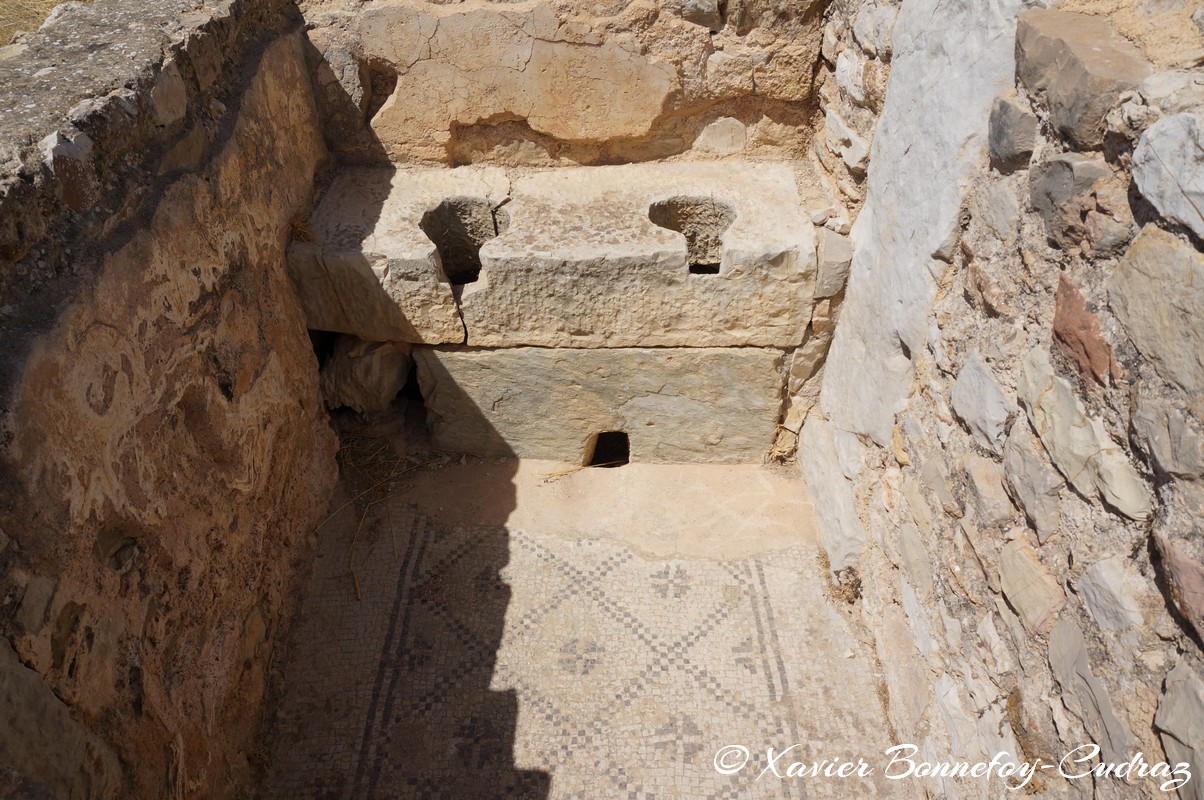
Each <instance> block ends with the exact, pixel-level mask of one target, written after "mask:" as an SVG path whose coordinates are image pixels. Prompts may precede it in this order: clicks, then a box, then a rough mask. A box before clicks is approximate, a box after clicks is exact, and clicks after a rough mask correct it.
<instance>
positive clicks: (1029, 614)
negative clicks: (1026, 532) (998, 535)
mask: <svg viewBox="0 0 1204 800" xmlns="http://www.w3.org/2000/svg"><path fill="white" fill-rule="evenodd" d="M999 583H1000V586H1001V587H1002V589H1003V594H1004V596H1005V597H1006V598H1007V600H1008V603H1010V604H1011V606H1012V608H1014V609H1016V613H1017V614H1019V615H1020V619H1021V620H1022V621H1023V622H1024V627H1025V628H1027V629H1028V631H1029V632H1030V633H1041V634H1044V633H1048V632H1049V629H1050V628H1051V627H1053V624H1054V622H1055V620H1057V617H1058V612H1059V611H1061V610H1062V606H1064V605H1066V593H1065V592H1063V591H1062V587H1061V586H1059V585H1058V581H1057V579H1056V578H1054V576H1053V575H1051V574H1050V572H1049V570H1048V569H1047V568H1046V566H1045V565H1044V564H1042V563H1041V559H1040V557H1039V556H1038V555H1037V551H1036V550H1034V549H1033V548H1032V546H1031V545H1029V544H1028V543H1027V542H1025V541H1024V540H1023V539H1013V540H1012V541H1010V542H1008V543H1007V544H1006V545H1004V547H1003V551H1002V552H1001V553H1000V555H999Z"/></svg>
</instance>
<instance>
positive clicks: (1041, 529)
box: [1003, 422, 1066, 544]
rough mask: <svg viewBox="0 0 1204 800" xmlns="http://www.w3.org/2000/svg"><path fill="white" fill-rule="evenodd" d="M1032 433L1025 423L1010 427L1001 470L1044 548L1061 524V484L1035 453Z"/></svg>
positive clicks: (1055, 471)
mask: <svg viewBox="0 0 1204 800" xmlns="http://www.w3.org/2000/svg"><path fill="white" fill-rule="evenodd" d="M1035 444H1036V443H1035V442H1034V440H1033V434H1032V431H1031V430H1030V429H1029V427H1028V425H1027V424H1026V423H1025V422H1019V423H1017V424H1015V425H1013V426H1012V431H1011V433H1010V434H1008V438H1007V442H1006V443H1005V444H1004V446H1003V470H1004V475H1005V476H1006V477H1007V486H1008V490H1009V493H1010V494H1011V495H1012V499H1013V500H1015V501H1016V504H1017V505H1018V506H1020V509H1021V510H1022V511H1023V512H1024V516H1025V517H1026V518H1027V519H1028V522H1029V524H1030V525H1032V526H1033V528H1034V529H1035V530H1036V532H1037V541H1039V542H1040V543H1042V544H1044V543H1045V542H1046V541H1048V539H1049V537H1050V536H1053V534H1054V533H1056V532H1057V530H1058V526H1059V525H1060V524H1061V522H1062V502H1061V493H1062V487H1063V486H1065V485H1066V484H1065V482H1064V481H1063V480H1062V478H1061V476H1059V475H1058V472H1057V470H1055V469H1054V468H1053V467H1051V466H1050V465H1049V463H1048V462H1047V461H1046V460H1045V458H1044V457H1043V456H1042V455H1041V454H1040V453H1039V452H1037V449H1036V447H1035Z"/></svg>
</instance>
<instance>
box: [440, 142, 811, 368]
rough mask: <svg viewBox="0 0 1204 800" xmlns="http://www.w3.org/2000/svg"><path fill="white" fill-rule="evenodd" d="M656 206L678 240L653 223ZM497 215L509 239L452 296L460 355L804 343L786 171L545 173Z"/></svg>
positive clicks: (803, 262)
mask: <svg viewBox="0 0 1204 800" xmlns="http://www.w3.org/2000/svg"><path fill="white" fill-rule="evenodd" d="M677 198H686V199H685V200H678V199H677ZM654 206H656V207H657V209H660V212H661V213H663V214H665V215H666V216H667V217H668V218H667V219H665V218H664V217H662V221H663V222H665V224H669V225H676V226H678V227H680V228H681V229H682V230H683V231H684V233H681V232H678V231H677V230H671V229H669V228H666V227H661V226H659V225H658V224H654V223H653V221H652V220H651V219H650V214H652V215H656V214H657V211H655V210H654V209H653V207H654ZM505 210H506V212H507V214H508V215H509V219H510V224H509V228H508V229H507V230H506V231H504V232H503V233H502V234H501V235H500V236H498V237H497V238H495V239H492V240H490V241H488V242H486V243H485V244H484V246H483V247H482V248H481V253H480V258H481V265H482V269H481V275H480V279H479V280H478V281H477V282H476V283H473V284H470V285H468V286H466V287H465V289H464V293H463V297H462V311H463V315H464V323H465V326H466V327H467V329H468V344H470V345H474V346H482V347H498V346H512V345H535V346H542V347H582V348H586V347H649V346H655V347H698V346H704V347H712V346H713V347H720V346H722V347H732V346H756V347H782V348H786V347H793V346H795V345H798V344H799V343H800V342H801V341H802V336H803V333H804V331H805V329H806V327H807V322H808V310H809V308H810V305H811V296H812V293H813V290H814V285H815V232H814V229H813V226H812V224H811V223H810V222H809V221H808V220H807V219H806V218H805V217H804V216H803V212H802V208H801V205H800V202H799V192H798V187H797V186H796V184H795V179H794V175H793V173H792V171H791V170H790V169H789V168H788V167H787V166H785V165H778V164H752V163H745V162H738V161H725V162H722V163H694V164H633V165H623V166H613V167H582V168H570V169H558V170H550V171H547V172H542V173H538V174H535V175H531V176H529V177H526V178H523V179H520V180H517V181H516V182H515V186H514V193H513V199H512V201H511V202H510V203H508V204H507V205H506V208H505ZM725 226H726V227H725ZM687 237H690V238H689V239H688V238H687ZM691 262H693V263H694V264H695V265H698V264H701V263H703V262H706V263H705V265H704V266H695V270H696V271H695V272H691ZM700 269H709V270H711V272H710V273H709V274H699V272H698V271H697V270H700ZM716 270H717V271H716Z"/></svg>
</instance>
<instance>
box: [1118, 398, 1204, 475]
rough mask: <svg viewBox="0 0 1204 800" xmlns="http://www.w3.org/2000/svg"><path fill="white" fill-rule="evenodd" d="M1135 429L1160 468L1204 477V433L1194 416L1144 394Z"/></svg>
mask: <svg viewBox="0 0 1204 800" xmlns="http://www.w3.org/2000/svg"><path fill="white" fill-rule="evenodd" d="M1133 430H1134V432H1135V433H1136V437H1135V438H1136V441H1137V442H1138V443H1139V444H1140V446H1141V448H1142V449H1143V450H1145V452H1147V453H1149V455H1150V456H1151V458H1153V460H1154V463H1155V464H1156V465H1157V466H1158V469H1160V470H1162V471H1163V472H1166V473H1168V474H1170V475H1174V476H1175V477H1177V478H1187V479H1189V480H1190V479H1199V478H1204V432H1201V430H1200V427H1199V424H1198V423H1197V422H1196V421H1195V420H1194V418H1192V417H1189V416H1188V415H1187V414H1185V413H1183V412H1182V411H1179V410H1178V409H1177V408H1175V407H1174V406H1172V405H1170V404H1169V403H1167V402H1166V401H1164V400H1161V399H1159V398H1156V397H1148V396H1143V397H1141V398H1140V399H1139V400H1138V401H1137V412H1136V413H1135V414H1134V415H1133Z"/></svg>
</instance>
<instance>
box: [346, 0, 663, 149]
mask: <svg viewBox="0 0 1204 800" xmlns="http://www.w3.org/2000/svg"><path fill="white" fill-rule="evenodd" d="M354 24H355V26H356V29H357V31H358V33H359V36H360V47H361V48H362V51H363V53H364V54H365V55H366V56H368V57H369V58H371V59H379V60H382V61H385V62H387V63H389V64H390V65H392V67H393V69H395V70H396V72H397V82H396V86H395V88H394V89H393V91H392V92H391V93H390V94H389V97H388V99H386V100H385V101H384V104H383V106H382V107H381V109H380V110H379V111H378V112H377V113H376V115H375V116H374V117H373V118H372V121H371V126H372V129H373V131H374V132H375V133H376V135H377V137H378V138H379V140H380V142H381V144H382V145H383V146H384V148H385V149H386V150H387V151H388V153H389V155H390V156H391V157H392V158H393V159H394V160H400V159H404V158H411V157H418V158H422V159H429V160H437V161H443V160H445V159H446V157H447V150H446V147H447V144H448V142H449V141H450V139H451V131H452V129H453V128H454V127H455V126H457V125H473V124H475V123H478V122H482V121H485V120H490V119H497V118H510V119H514V118H521V119H523V120H525V121H526V122H527V124H528V125H529V126H530V127H531V129H532V130H534V131H537V132H539V133H544V134H548V135H549V136H553V137H556V138H558V139H564V140H573V141H598V140H606V139H614V138H630V137H637V136H642V135H643V134H646V133H648V131H649V129H650V128H651V126H652V123H653V121H654V120H655V119H656V118H657V117H658V116H659V115H660V113H661V111H662V109H663V107H664V104H665V101H666V99H667V98H668V97H669V95H670V93H672V92H673V91H674V90H675V89H677V88H678V86H679V81H678V77H677V73H676V70H675V69H674V67H673V66H672V65H671V64H668V63H664V62H659V61H653V60H651V59H649V58H648V56H646V55H645V54H643V53H641V52H640V51H639V48H638V46H637V45H636V44H635V43H634V41H630V42H629V41H626V40H615V39H608V40H605V41H603V40H602V38H601V36H600V35H599V34H598V33H596V32H593V31H589V30H580V29H578V28H574V27H572V26H562V25H561V23H560V21H559V20H558V19H557V17H556V13H555V12H554V11H553V10H552V8H551V7H550V6H549V5H547V4H546V3H515V4H502V5H476V4H450V5H437V4H433V3H432V4H427V3H423V4H421V5H411V4H410V3H408V2H404V0H402V2H396V0H394V1H393V2H382V3H373V4H372V6H371V7H368V8H367V9H365V10H364V11H363V12H362V13H359V14H357V15H356V17H355V23H354Z"/></svg>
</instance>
